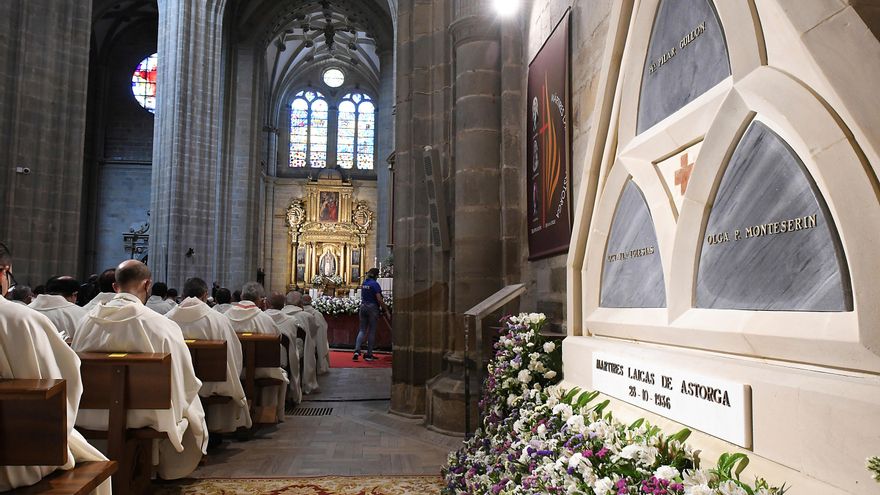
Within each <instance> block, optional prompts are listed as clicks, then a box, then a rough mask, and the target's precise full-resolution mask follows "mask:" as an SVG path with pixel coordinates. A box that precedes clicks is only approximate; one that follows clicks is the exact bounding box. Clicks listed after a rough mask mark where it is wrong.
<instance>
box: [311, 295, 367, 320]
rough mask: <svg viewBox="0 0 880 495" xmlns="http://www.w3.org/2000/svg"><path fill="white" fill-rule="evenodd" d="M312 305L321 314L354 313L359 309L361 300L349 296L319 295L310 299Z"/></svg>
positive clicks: (338, 314)
mask: <svg viewBox="0 0 880 495" xmlns="http://www.w3.org/2000/svg"><path fill="white" fill-rule="evenodd" d="M312 307H314V308H315V309H317V310H318V311H320V312H321V314H323V315H329V316H340V315H356V314H358V311H359V310H360V307H361V302H360V301H358V300H357V299H353V298H351V297H331V296H321V297H319V298H317V299H316V300H314V301H312Z"/></svg>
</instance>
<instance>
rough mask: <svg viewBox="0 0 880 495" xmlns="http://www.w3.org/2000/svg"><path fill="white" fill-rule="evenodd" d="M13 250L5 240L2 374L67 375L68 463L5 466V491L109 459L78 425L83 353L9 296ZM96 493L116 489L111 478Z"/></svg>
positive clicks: (0, 294) (0, 298)
mask: <svg viewBox="0 0 880 495" xmlns="http://www.w3.org/2000/svg"><path fill="white" fill-rule="evenodd" d="M11 269H12V268H11V261H10V257H9V253H8V251H6V248H5V247H4V246H3V245H2V244H0V378H18V379H64V380H66V381H67V382H66V383H67V450H68V454H67V463H66V464H65V465H63V466H0V492H4V491H7V490H12V489H14V488H18V487H23V486H30V485H33V484H35V483H37V482H39V481H40V480H41V479H43V478H44V477H45V476H47V475H49V474H51V473H52V472H54V471H55V470H57V469H65V470H67V469H72V468H73V467H74V466H75V464H76V463H77V462H86V461H106V460H107V458H106V457H104V455H103V454H101V452H99V451H98V450H97V449H95V448H94V447H93V446H91V445H90V444H89V443H88V441H86V439H85V438H83V437H82V435H80V434H79V432H77V431H76V430H75V429H73V425H74V421H75V420H76V415H77V410H78V409H79V399H80V396H81V395H82V380H81V379H80V374H79V365H80V362H79V357H77V355H76V353H75V352H73V350H72V349H71V348H70V346H68V345H67V344H66V343H65V342H64V341H63V340H62V339H61V336H60V335H59V334H58V331H57V330H56V329H55V327H54V325H52V322H51V321H50V320H49V318H47V317H46V316H44V315H42V314H40V313H38V312H36V311H34V310H32V309H29V308H27V307H26V306H23V305H21V304H13V303H11V302H9V301H7V300H6V299H5V296H6V293H7V291H8V289H9V278H8V275H7V271H11ZM94 493H97V494H100V495H104V494H109V493H110V480H109V479H108V480H107V481H105V482H104V483H102V484H101V485H100V486H99V487H98V488H97V489H96V490H95V491H94Z"/></svg>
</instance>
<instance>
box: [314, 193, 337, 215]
mask: <svg viewBox="0 0 880 495" xmlns="http://www.w3.org/2000/svg"><path fill="white" fill-rule="evenodd" d="M318 212H319V213H318V221H320V222H332V223H336V222H338V221H339V193H338V192H335V191H321V194H320V197H319V202H318Z"/></svg>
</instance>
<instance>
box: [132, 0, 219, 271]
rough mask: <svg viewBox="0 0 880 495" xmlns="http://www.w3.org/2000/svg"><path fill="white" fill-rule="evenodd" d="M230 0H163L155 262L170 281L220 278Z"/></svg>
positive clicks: (154, 183) (155, 267)
mask: <svg viewBox="0 0 880 495" xmlns="http://www.w3.org/2000/svg"><path fill="white" fill-rule="evenodd" d="M225 3H226V0H159V47H158V54H159V55H158V56H159V71H158V81H157V97H158V102H157V109H156V123H155V126H154V146H153V179H152V200H151V204H152V208H151V210H152V214H151V219H152V222H153V224H152V226H151V229H150V231H151V233H152V234H151V236H150V261H149V263H150V267H151V268H152V270H153V279H154V280H155V281H166V282H168V284H169V286H175V287H180V286H182V284H183V282H184V280H185V279H186V278H188V277H193V276H198V277H202V278H204V279H205V280H206V281H208V282H209V283H210V282H211V281H212V280H214V279H215V276H216V273H215V272H214V261H215V244H216V242H218V241H220V242H222V240H218V239H215V227H216V225H217V221H218V215H217V211H216V206H217V202H216V198H217V193H218V172H219V169H220V149H221V147H220V116H221V115H222V108H223V106H222V99H221V81H222V79H223V77H222V73H221V71H220V69H221V41H222V34H223V11H224V8H225ZM190 250H192V251H190Z"/></svg>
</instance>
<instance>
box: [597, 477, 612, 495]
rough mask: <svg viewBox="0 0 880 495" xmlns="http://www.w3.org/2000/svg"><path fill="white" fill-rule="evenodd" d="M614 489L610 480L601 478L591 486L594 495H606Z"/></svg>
mask: <svg viewBox="0 0 880 495" xmlns="http://www.w3.org/2000/svg"><path fill="white" fill-rule="evenodd" d="M613 489H614V482H613V481H611V479H610V478H602V479H600V480H597V481H596V483H595V484H594V485H593V491H594V492H596V495H608V494H609V493H611V490H613Z"/></svg>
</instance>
